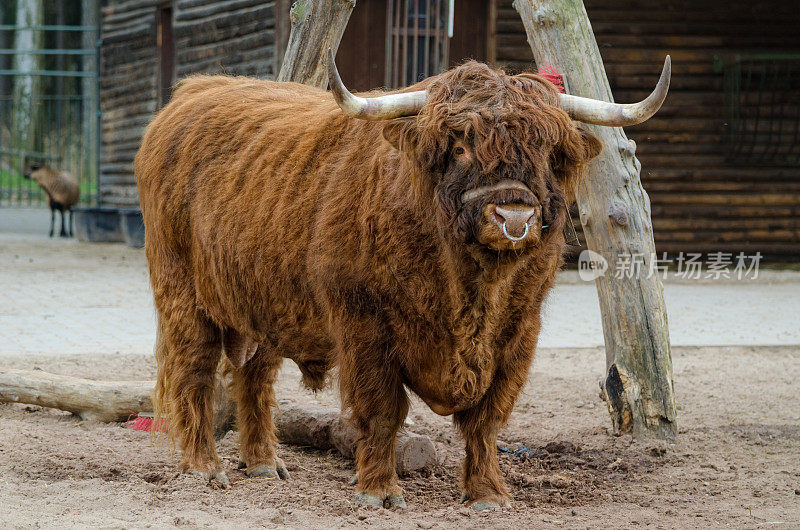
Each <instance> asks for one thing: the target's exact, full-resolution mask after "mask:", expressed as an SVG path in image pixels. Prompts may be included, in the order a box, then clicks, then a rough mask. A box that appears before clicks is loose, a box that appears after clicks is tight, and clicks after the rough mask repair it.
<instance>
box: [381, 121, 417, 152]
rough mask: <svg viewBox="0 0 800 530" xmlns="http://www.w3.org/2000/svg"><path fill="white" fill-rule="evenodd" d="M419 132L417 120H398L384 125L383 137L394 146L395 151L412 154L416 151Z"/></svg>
mask: <svg viewBox="0 0 800 530" xmlns="http://www.w3.org/2000/svg"><path fill="white" fill-rule="evenodd" d="M416 130H417V119H416V118H415V117H410V118H397V119H394V120H390V121H387V122H385V123H384V125H383V137H384V138H386V141H387V142H389V143H390V144H392V146H394V148H395V149H398V150H400V151H405V152H407V153H410V151H411V150H412V149H414V145H415V143H416V142H415V141H414V139H415V137H416Z"/></svg>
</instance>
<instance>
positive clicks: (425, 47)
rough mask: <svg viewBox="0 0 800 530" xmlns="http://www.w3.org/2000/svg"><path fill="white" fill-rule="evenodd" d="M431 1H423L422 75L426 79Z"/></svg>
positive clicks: (428, 69)
mask: <svg viewBox="0 0 800 530" xmlns="http://www.w3.org/2000/svg"><path fill="white" fill-rule="evenodd" d="M430 31H431V0H425V33H424V35H425V41H424V44H423V53H424V54H425V56H424V60H423V63H422V75H423V76H424V77H425V78H426V79H427V78H428V77H430V75H431V34H430Z"/></svg>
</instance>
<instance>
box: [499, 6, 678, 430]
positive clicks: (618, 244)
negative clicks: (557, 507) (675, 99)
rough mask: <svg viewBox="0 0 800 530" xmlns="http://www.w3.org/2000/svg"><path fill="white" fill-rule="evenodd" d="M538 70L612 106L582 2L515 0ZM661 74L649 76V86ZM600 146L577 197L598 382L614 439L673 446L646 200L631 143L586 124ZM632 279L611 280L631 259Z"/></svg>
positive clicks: (665, 338)
mask: <svg viewBox="0 0 800 530" xmlns="http://www.w3.org/2000/svg"><path fill="white" fill-rule="evenodd" d="M514 7H515V8H516V10H517V11H518V12H519V14H520V16H521V17H522V21H523V23H524V25H525V31H526V32H527V34H528V43H529V44H530V46H531V49H532V50H533V55H534V57H535V58H536V62H537V63H538V64H540V65H541V64H545V63H551V64H553V65H554V66H555V67H556V68H557V69H558V70H559V71H560V72H561V73H562V74H563V75H564V84H565V87H566V89H567V92H568V93H570V94H574V95H578V96H584V97H589V98H594V99H601V100H605V101H613V98H612V95H611V87H610V86H609V84H608V78H607V77H606V72H605V68H604V67H603V61H602V59H601V57H600V51H599V49H598V48H597V42H596V41H595V37H594V33H593V32H592V27H591V25H590V23H589V17H588V16H587V14H586V10H585V9H584V6H583V3H582V2H581V0H514ZM657 74H658V71H657V70H655V71H654V72H653V82H654V83H655V81H656V80H657ZM586 127H587V129H590V130H591V131H592V132H593V133H594V134H596V135H597V136H598V138H600V139H601V140H602V141H603V144H604V146H605V147H604V149H603V152H602V154H601V155H600V157H598V159H597V160H595V161H594V162H593V163H592V165H591V167H590V168H589V172H588V174H587V176H586V178H585V179H584V181H583V183H582V185H581V186H580V189H578V191H577V193H576V199H577V202H578V211H579V213H580V219H581V223H582V224H583V230H584V233H585V234H586V241H587V244H588V246H589V248H590V249H591V250H593V251H595V252H598V253H599V254H601V255H602V256H603V257H604V258H605V259H606V260H607V261H608V265H609V269H608V271H609V272H607V273H606V275H604V276H600V277H598V278H597V279H596V281H595V285H596V287H597V294H598V296H599V298H600V311H601V313H602V317H603V334H604V336H605V345H606V366H607V372H606V377H605V380H604V381H601V384H600V385H601V388H602V394H603V396H604V398H605V400H606V403H607V405H608V410H609V412H610V414H611V420H612V423H613V425H614V429H615V430H616V431H617V432H618V433H631V434H633V435H655V436H657V437H659V438H665V439H669V438H673V437H674V436H675V435H676V434H677V424H676V419H675V416H676V413H675V397H674V394H673V388H672V359H671V356H670V345H669V333H668V330H667V311H666V306H665V304H664V295H663V287H662V285H661V279H660V278H659V276H658V274H657V273H654V274H649V271H650V270H651V269H650V267H651V265H652V261H653V260H654V259H655V244H654V242H653V225H652V222H651V220H650V200H649V198H648V197H647V193H646V192H645V191H644V189H643V188H642V184H641V181H640V180H639V171H640V169H641V164H640V163H639V161H638V160H637V159H636V157H635V149H636V145H635V143H634V142H633V141H631V140H628V138H627V137H626V136H625V133H624V132H623V131H622V129H621V128H618V127H600V126H591V125H587V126H586ZM638 256H641V259H642V260H643V261H642V262H641V265H640V268H641V270H640V271H639V272H638V274H637V273H636V272H635V271H634V274H630V275H628V274H623V275H620V277H617V276H618V275H617V274H615V273H614V271H613V270H612V269H614V268H615V267H614V265H615V263H620V262H621V261H619V260H626V259H631V260H634V262H635V260H637V259H638V258H637V257H638Z"/></svg>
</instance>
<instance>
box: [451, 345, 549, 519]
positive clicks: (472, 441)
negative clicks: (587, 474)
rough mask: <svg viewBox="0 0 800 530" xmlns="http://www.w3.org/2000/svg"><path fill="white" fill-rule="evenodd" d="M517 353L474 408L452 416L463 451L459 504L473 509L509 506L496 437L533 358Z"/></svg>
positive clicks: (502, 367)
mask: <svg viewBox="0 0 800 530" xmlns="http://www.w3.org/2000/svg"><path fill="white" fill-rule="evenodd" d="M534 345H535V342H534ZM518 352H519V353H518V354H517V355H516V356H514V358H512V359H510V360H509V361H507V362H506V363H505V364H504V365H503V366H500V367H499V368H498V369H497V371H496V372H495V375H494V379H493V380H492V383H491V385H490V386H489V389H488V390H487V392H486V394H484V396H483V398H482V399H481V401H479V402H478V404H477V405H476V406H474V407H472V408H470V409H466V410H463V411H460V412H456V413H455V414H454V415H453V418H454V420H455V423H456V425H457V426H458V428H459V430H460V431H461V434H462V436H463V437H464V441H465V449H466V456H465V458H464V466H463V475H462V484H461V487H462V496H461V502H466V503H467V504H468V505H469V506H471V507H472V508H473V509H475V510H479V511H480V510H496V509H499V508H501V507H504V506H509V505H510V500H511V495H510V494H509V491H508V487H507V486H506V483H505V480H504V478H503V475H502V473H501V472H500V465H499V463H498V460H497V434H498V432H499V430H500V428H501V427H502V426H503V425H504V424H505V423H506V422H507V421H508V417H509V415H510V414H511V410H512V409H513V407H514V402H515V401H516V399H517V396H518V395H519V392H520V390H521V389H522V387H523V386H524V385H525V381H526V379H527V374H528V369H529V367H530V362H531V360H532V358H533V347H531V348H530V350H529V351H524V350H522V349H519V350H518Z"/></svg>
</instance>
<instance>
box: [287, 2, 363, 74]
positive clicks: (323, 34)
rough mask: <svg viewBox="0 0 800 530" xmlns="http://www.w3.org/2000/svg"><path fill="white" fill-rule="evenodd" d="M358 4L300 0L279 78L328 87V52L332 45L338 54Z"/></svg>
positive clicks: (332, 48)
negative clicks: (326, 62) (348, 22)
mask: <svg viewBox="0 0 800 530" xmlns="http://www.w3.org/2000/svg"><path fill="white" fill-rule="evenodd" d="M355 5H356V1H355V0H297V2H295V3H294V5H293V6H292V11H291V21H292V31H291V33H290V34H289V44H288V46H287V47H286V54H285V55H284V57H283V63H282V64H281V71H280V73H278V78H277V80H278V81H294V82H296V83H304V84H306V85H311V86H315V87H318V88H323V89H324V88H326V87H327V86H328V70H327V65H326V64H325V57H326V54H327V53H328V49H329V48H330V49H331V50H333V53H334V55H336V50H338V49H339V41H341V40H342V35H343V34H344V29H345V28H346V27H347V21H348V20H350V14H351V13H352V12H353V8H354V7H355ZM278 16H280V13H279V14H278Z"/></svg>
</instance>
